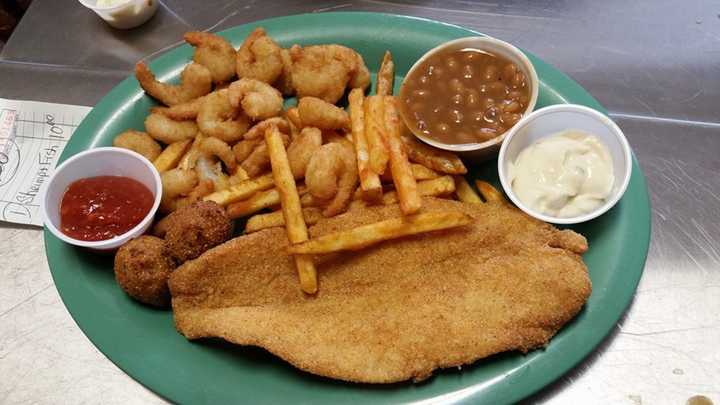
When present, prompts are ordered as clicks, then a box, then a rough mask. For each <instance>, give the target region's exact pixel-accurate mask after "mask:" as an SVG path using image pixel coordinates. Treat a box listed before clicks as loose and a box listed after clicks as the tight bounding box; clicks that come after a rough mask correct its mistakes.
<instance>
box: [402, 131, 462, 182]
mask: <svg viewBox="0 0 720 405" xmlns="http://www.w3.org/2000/svg"><path fill="white" fill-rule="evenodd" d="M401 139H402V141H403V143H404V144H405V151H406V152H407V154H408V158H410V160H411V161H413V162H416V163H420V164H421V165H423V166H426V167H429V168H431V169H433V170H435V171H438V172H440V173H445V174H465V173H467V168H465V165H464V164H463V162H462V160H460V158H459V157H457V155H455V154H454V153H451V152H447V151H444V150H440V149H436V148H433V147H432V146H429V145H425V144H424V143H421V142H420V141H418V140H417V139H415V137H414V136H413V135H411V134H407V133H404V134H402V136H401Z"/></svg>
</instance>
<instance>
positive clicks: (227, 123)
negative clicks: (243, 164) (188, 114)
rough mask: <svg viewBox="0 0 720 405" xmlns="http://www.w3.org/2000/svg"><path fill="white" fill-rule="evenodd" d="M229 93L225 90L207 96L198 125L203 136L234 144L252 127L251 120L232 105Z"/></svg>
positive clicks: (199, 113)
mask: <svg viewBox="0 0 720 405" xmlns="http://www.w3.org/2000/svg"><path fill="white" fill-rule="evenodd" d="M228 92H229V90H227V89H223V90H218V91H215V92H212V93H210V94H208V95H207V96H205V97H204V101H203V102H202V104H201V105H200V110H199V112H198V115H197V123H198V127H200V131H202V133H203V134H205V135H208V136H214V137H216V138H219V139H221V140H223V141H225V142H230V143H232V142H236V141H237V140H239V139H241V138H242V137H243V134H244V133H245V132H246V131H247V130H248V127H249V126H250V119H249V118H248V116H247V115H245V114H243V112H242V111H240V109H239V108H235V107H233V106H232V105H231V104H230V98H229V97H228Z"/></svg>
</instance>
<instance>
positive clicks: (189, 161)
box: [178, 132, 205, 170]
mask: <svg viewBox="0 0 720 405" xmlns="http://www.w3.org/2000/svg"><path fill="white" fill-rule="evenodd" d="M203 139H205V135H203V134H202V132H198V134H197V135H195V140H194V141H193V143H192V146H190V149H188V150H187V152H185V155H183V157H182V158H181V159H180V163H178V167H179V168H180V169H182V170H190V169H192V168H194V167H195V162H197V159H198V157H199V156H200V145H201V144H202V141H203Z"/></svg>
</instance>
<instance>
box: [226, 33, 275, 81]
mask: <svg viewBox="0 0 720 405" xmlns="http://www.w3.org/2000/svg"><path fill="white" fill-rule="evenodd" d="M235 69H236V71H237V76H238V78H240V79H242V78H249V79H256V80H259V81H261V82H264V83H270V84H272V83H274V82H275V80H277V78H278V77H279V76H280V74H281V73H282V71H283V62H282V56H281V49H280V46H278V44H276V43H275V41H273V40H272V38H270V37H268V36H267V34H266V33H265V30H264V29H263V28H260V27H258V28H256V29H255V30H254V31H253V32H252V33H250V35H248V37H247V38H245V42H243V44H242V45H241V46H240V49H238V51H237V56H236V59H235Z"/></svg>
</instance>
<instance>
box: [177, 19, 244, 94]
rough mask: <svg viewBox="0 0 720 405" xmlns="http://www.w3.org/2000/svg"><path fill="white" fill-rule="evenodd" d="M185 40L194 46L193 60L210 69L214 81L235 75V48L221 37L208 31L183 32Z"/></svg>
mask: <svg viewBox="0 0 720 405" xmlns="http://www.w3.org/2000/svg"><path fill="white" fill-rule="evenodd" d="M184 38H185V42H187V43H188V44H190V45H192V46H194V47H195V53H194V54H193V60H194V61H195V62H197V63H199V64H201V65H203V66H205V67H206V68H208V70H209V71H210V74H211V75H212V80H213V82H215V83H222V82H226V81H229V80H230V79H232V78H233V77H235V48H233V46H232V45H230V43H229V42H228V41H227V40H226V39H225V38H223V37H221V36H220V35H216V34H211V33H209V32H199V31H192V32H187V33H185V36H184Z"/></svg>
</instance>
